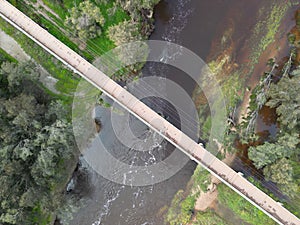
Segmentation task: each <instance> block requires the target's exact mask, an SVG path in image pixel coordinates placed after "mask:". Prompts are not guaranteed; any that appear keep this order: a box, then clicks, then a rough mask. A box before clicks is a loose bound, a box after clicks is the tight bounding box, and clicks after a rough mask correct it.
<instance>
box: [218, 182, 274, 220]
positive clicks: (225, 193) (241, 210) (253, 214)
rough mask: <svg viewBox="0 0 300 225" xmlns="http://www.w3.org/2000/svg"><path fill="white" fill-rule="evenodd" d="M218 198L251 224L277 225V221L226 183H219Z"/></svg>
mask: <svg viewBox="0 0 300 225" xmlns="http://www.w3.org/2000/svg"><path fill="white" fill-rule="evenodd" d="M218 192H219V194H218V200H219V201H220V202H221V203H222V204H223V205H226V206H227V207H229V208H230V209H231V210H232V211H233V212H234V213H235V214H236V215H237V216H239V217H240V218H241V219H242V220H244V221H245V222H247V223H249V224H253V225H257V224H264V225H275V224H276V223H275V222H274V221H273V220H272V219H271V218H270V217H268V216H267V215H265V214H264V213H263V212H262V211H261V210H259V209H258V208H256V207H255V206H253V205H252V204H251V203H250V202H248V201H247V200H246V199H244V198H243V197H241V196H240V195H238V194H237V193H235V192H234V191H233V190H231V189H230V188H229V187H227V186H226V185H225V184H219V185H218Z"/></svg>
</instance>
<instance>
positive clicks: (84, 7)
mask: <svg viewBox="0 0 300 225" xmlns="http://www.w3.org/2000/svg"><path fill="white" fill-rule="evenodd" d="M104 23H105V19H104V17H103V16H102V15H101V12H100V9H99V8H98V7H97V6H96V5H95V4H93V3H92V2H91V1H89V0H86V1H83V2H81V3H80V4H79V7H73V8H72V9H71V13H70V16H69V17H66V20H65V24H66V26H68V27H73V29H74V32H75V33H74V35H73V36H75V37H79V38H81V39H84V40H87V39H89V38H95V37H97V36H99V35H100V34H101V31H102V30H101V29H102V27H103V25H104Z"/></svg>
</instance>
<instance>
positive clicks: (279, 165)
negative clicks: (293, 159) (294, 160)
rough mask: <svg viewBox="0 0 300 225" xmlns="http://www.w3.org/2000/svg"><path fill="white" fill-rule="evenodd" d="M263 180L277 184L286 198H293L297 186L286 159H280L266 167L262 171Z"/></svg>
mask: <svg viewBox="0 0 300 225" xmlns="http://www.w3.org/2000/svg"><path fill="white" fill-rule="evenodd" d="M263 172H264V175H265V178H266V179H267V180H271V181H273V182H275V183H277V184H278V186H279V188H280V189H281V190H282V191H283V192H284V193H285V194H286V195H288V196H290V197H293V196H294V195H295V193H296V192H297V189H298V186H297V184H295V183H294V180H293V168H292V166H291V163H290V162H289V160H288V159H286V158H282V159H280V160H278V161H276V162H275V163H273V164H271V165H268V166H266V167H265V168H264V170H263Z"/></svg>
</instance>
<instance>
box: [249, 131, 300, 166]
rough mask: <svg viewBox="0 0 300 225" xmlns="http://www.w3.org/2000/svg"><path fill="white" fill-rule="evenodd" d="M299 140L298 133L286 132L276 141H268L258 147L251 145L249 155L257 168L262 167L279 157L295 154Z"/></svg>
mask: <svg viewBox="0 0 300 225" xmlns="http://www.w3.org/2000/svg"><path fill="white" fill-rule="evenodd" d="M299 141H300V140H299V136H298V135H297V134H296V133H295V134H292V135H290V134H288V133H286V134H285V135H284V136H282V137H280V138H279V139H278V141H277V142H276V143H269V142H266V143H264V144H263V145H259V146H257V147H252V146H251V147H250V148H249V150H248V157H249V159H251V160H252V161H253V164H254V165H255V167H256V168H257V169H261V168H263V167H264V166H266V165H269V164H272V163H274V162H275V161H276V160H278V159H281V158H284V157H290V156H291V155H293V154H295V153H296V150H298V149H297V148H296V146H297V144H298V143H299Z"/></svg>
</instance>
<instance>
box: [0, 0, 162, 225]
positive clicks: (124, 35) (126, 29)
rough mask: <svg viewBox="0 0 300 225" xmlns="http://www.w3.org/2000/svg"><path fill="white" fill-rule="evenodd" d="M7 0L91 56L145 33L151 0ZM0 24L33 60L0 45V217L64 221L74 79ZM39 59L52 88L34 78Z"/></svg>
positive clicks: (71, 161) (74, 155)
mask: <svg viewBox="0 0 300 225" xmlns="http://www.w3.org/2000/svg"><path fill="white" fill-rule="evenodd" d="M11 2H12V3H13V4H14V5H15V6H17V7H18V8H19V9H21V10H22V11H23V12H25V13H26V14H27V15H28V16H30V17H31V18H32V19H33V20H35V21H36V22H37V23H39V24H40V25H41V26H43V27H44V28H45V29H47V30H48V31H49V32H50V33H52V34H53V35H54V36H56V37H57V38H59V39H60V40H61V41H63V42H64V43H65V44H66V45H68V46H69V47H70V48H72V49H73V50H75V51H77V52H78V53H80V54H81V55H84V56H85V57H86V58H87V59H88V60H90V61H92V60H94V59H95V58H96V57H97V56H99V55H102V54H103V53H105V52H107V51H108V50H110V49H112V48H113V47H115V46H116V45H120V44H123V43H126V42H129V41H134V40H142V39H145V38H147V37H148V35H149V34H150V33H151V31H152V30H153V25H152V22H153V21H152V13H153V7H154V5H155V4H156V3H157V2H158V0H145V1H142V2H141V1H126V0H120V1H114V0H112V1H107V0H95V1H93V0H91V1H77V0H75V1H68V0H62V1H60V0H48V1H47V0H43V1H42V3H43V4H42V5H39V6H37V4H41V3H40V2H37V1H11ZM45 5H46V7H45ZM0 28H1V29H2V30H3V31H5V32H6V33H7V34H9V35H11V36H13V37H14V38H15V40H16V41H17V42H18V43H19V44H20V46H21V47H22V48H23V49H24V50H25V51H26V52H27V54H29V55H30V56H31V57H32V59H33V60H34V61H32V62H28V63H25V64H22V63H18V62H17V60H15V59H14V58H12V57H11V56H10V55H8V54H7V53H6V52H4V51H3V50H1V51H0V65H1V68H0V102H1V103H0V114H1V117H0V123H1V126H0V164H1V165H0V174H1V176H0V181H1V182H2V183H3V184H2V187H1V190H0V202H1V205H0V224H5V225H10V224H26V225H27V224H28V225H30V224H41V225H43V224H50V223H53V221H54V219H55V217H57V216H58V217H59V218H60V219H61V222H65V221H67V220H68V219H70V214H71V213H72V211H73V208H72V207H73V206H74V199H73V196H72V195H70V194H65V188H66V185H67V183H68V181H69V180H70V178H71V175H72V173H73V171H74V168H75V166H76V164H77V160H78V152H77V149H76V146H75V142H74V137H73V133H72V129H71V124H70V123H69V120H70V116H71V115H70V103H71V101H72V95H73V93H74V91H75V89H76V86H77V84H78V78H77V77H76V76H75V77H73V75H74V74H73V73H72V72H70V71H69V70H68V69H66V68H65V67H64V66H63V65H62V64H61V63H60V62H58V61H57V60H56V59H54V58H53V57H51V56H49V54H48V53H46V52H45V51H44V50H43V49H42V48H40V47H39V46H38V45H36V44H35V43H34V42H33V41H31V40H30V39H28V38H27V37H26V36H24V35H23V34H21V33H20V32H18V31H16V30H15V29H14V28H13V27H12V26H10V25H9V24H8V23H6V22H5V21H3V20H2V19H0ZM40 65H41V66H42V67H43V68H44V69H46V70H47V71H48V72H49V74H51V75H52V76H54V77H55V78H57V79H58V82H57V83H56V86H55V88H56V89H57V91H58V92H59V94H57V93H53V92H51V91H50V90H48V89H46V88H45V87H43V86H42V85H41V84H40V83H39V76H40ZM125 72H128V71H125ZM75 207H76V206H75ZM66 224H67V222H66Z"/></svg>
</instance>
